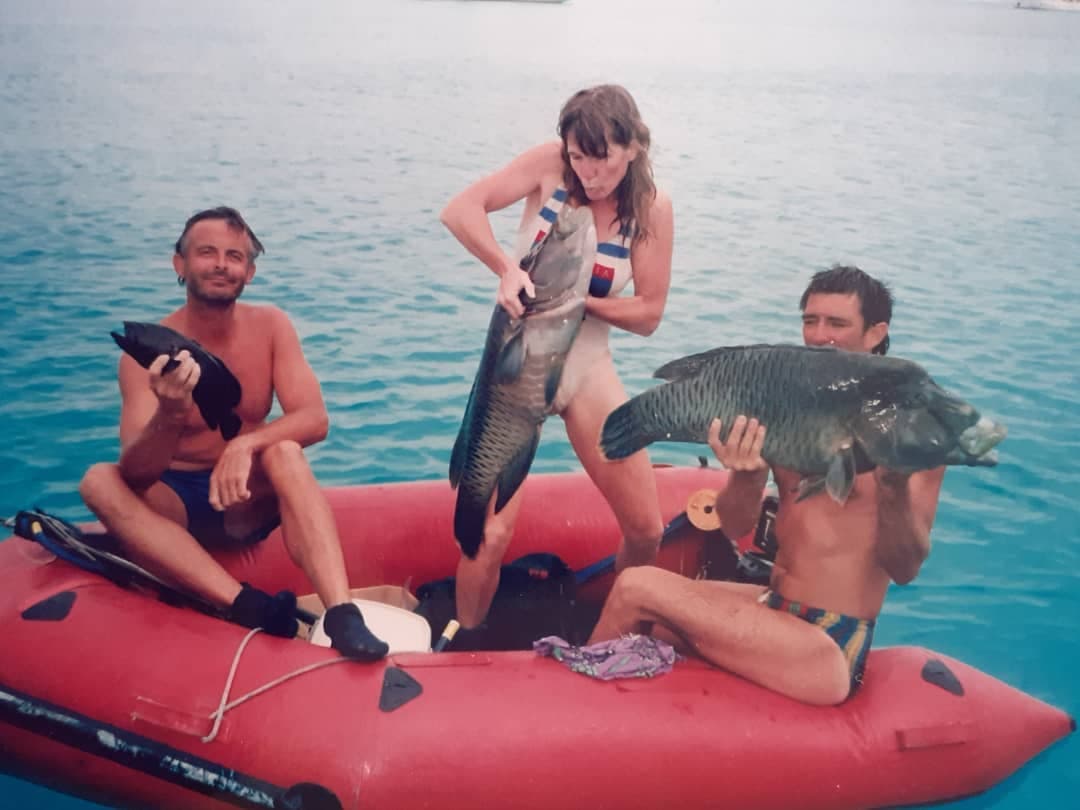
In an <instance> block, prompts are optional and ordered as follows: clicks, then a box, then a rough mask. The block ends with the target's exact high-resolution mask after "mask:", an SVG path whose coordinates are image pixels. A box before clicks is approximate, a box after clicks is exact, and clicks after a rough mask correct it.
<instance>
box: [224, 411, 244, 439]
mask: <svg viewBox="0 0 1080 810" xmlns="http://www.w3.org/2000/svg"><path fill="white" fill-rule="evenodd" d="M242 425H243V423H242V422H241V421H240V417H239V416H237V415H236V414H235V413H233V412H232V411H228V412H227V413H225V414H224V415H223V416H222V417H221V424H220V425H219V426H218V427H220V428H221V438H223V439H224V440H225V441H231V440H232V439H235V438H236V436H237V434H239V433H240V428H241V426H242Z"/></svg>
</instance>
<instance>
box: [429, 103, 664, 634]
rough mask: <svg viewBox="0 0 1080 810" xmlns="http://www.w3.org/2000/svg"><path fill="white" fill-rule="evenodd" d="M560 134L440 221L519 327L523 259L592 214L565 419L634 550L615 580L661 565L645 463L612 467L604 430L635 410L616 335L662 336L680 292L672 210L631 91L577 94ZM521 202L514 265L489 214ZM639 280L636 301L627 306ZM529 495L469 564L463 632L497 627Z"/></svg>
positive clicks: (487, 180)
mask: <svg viewBox="0 0 1080 810" xmlns="http://www.w3.org/2000/svg"><path fill="white" fill-rule="evenodd" d="M558 133H559V137H560V140H559V141H552V142H549V143H545V144H541V145H540V146H536V147H533V148H532V149H529V150H527V151H526V152H524V153H522V154H521V155H519V156H518V157H516V158H515V159H514V160H512V161H510V163H508V164H507V165H506V166H504V167H502V168H501V169H499V170H498V171H496V172H495V173H493V174H491V175H488V176H487V177H484V178H482V179H481V180H478V181H477V182H475V183H473V184H472V185H470V186H469V187H468V188H466V189H465V190H464V191H462V192H461V193H460V194H458V195H457V196H456V197H454V198H453V199H452V200H451V201H450V202H449V203H448V204H447V206H446V208H445V209H444V210H443V212H442V214H441V216H440V219H441V220H442V222H443V224H444V225H446V227H447V228H449V229H450V232H451V233H453V234H454V236H455V237H457V239H458V241H460V242H461V244H462V245H464V246H465V248H466V249H467V250H468V251H469V252H470V253H472V254H473V255H474V256H476V257H477V258H478V259H480V261H482V262H483V263H484V264H486V265H487V266H488V267H489V268H490V269H491V270H492V272H494V273H495V274H496V275H497V276H499V279H500V280H499V291H498V295H497V297H496V300H497V303H498V304H499V305H501V306H502V307H503V308H504V309H505V310H506V311H507V312H508V313H509V314H510V315H511V316H512V317H515V318H517V317H521V315H522V314H523V313H524V306H523V305H522V303H521V301H520V299H519V297H518V296H519V294H520V293H521V291H523V290H524V291H525V293H526V294H527V295H529V296H533V295H534V294H535V291H534V290H533V285H532V281H531V280H530V279H529V276H528V274H527V273H525V272H524V271H523V270H521V268H520V267H519V266H518V262H519V261H520V259H521V257H522V256H524V255H525V253H526V252H527V251H528V250H529V248H530V247H531V246H532V244H533V243H534V242H536V241H538V240H540V239H543V237H544V236H545V235H546V234H547V232H548V229H549V228H550V227H551V224H552V223H553V222H554V221H555V218H556V217H557V215H558V213H559V211H560V210H561V209H562V207H563V206H564V205H569V206H573V207H580V206H586V207H588V208H589V209H590V210H591V211H592V215H593V220H594V222H595V225H596V236H597V256H596V264H595V265H594V267H593V275H592V280H591V282H590V286H589V296H588V299H587V302H586V310H585V311H586V315H585V322H584V323H583V324H582V326H581V330H580V331H579V332H578V335H577V338H576V340H575V342H574V344H573V346H572V348H571V350H570V353H569V355H568V356H567V359H566V364H565V366H564V369H563V374H562V379H561V383H560V385H559V390H558V393H557V395H556V397H555V402H554V411H555V413H558V414H559V415H560V416H561V417H562V418H563V422H564V423H565V424H566V432H567V436H568V437H569V439H570V443H571V445H572V446H573V448H574V452H575V453H576V454H577V456H578V458H579V459H580V460H581V463H582V465H583V466H584V468H585V471H586V472H587V473H588V475H589V477H590V478H591V479H592V480H593V482H594V483H595V484H596V486H597V487H598V488H599V489H600V491H601V493H603V495H604V497H605V498H606V499H607V502H608V504H609V505H610V506H611V508H612V511H613V512H614V513H615V516H616V519H617V520H618V522H619V527H620V529H621V530H622V534H623V542H622V545H621V546H620V548H619V551H618V554H617V556H616V568H617V570H622V569H623V568H625V567H626V566H629V565H642V564H647V563H650V562H652V561H653V560H654V558H655V556H656V550H657V546H658V544H659V541H660V537H661V535H662V534H663V529H664V526H663V518H662V517H661V514H660V504H659V499H658V497H657V493H656V481H655V478H654V476H653V471H652V466H651V464H650V462H649V458H648V455H647V454H646V452H645V451H644V450H642V451H640V452H638V453H636V454H634V455H633V456H631V457H630V458H627V459H625V460H623V461H620V462H614V463H613V462H608V461H605V460H604V458H603V457H602V456H601V454H600V451H599V448H598V438H599V435H600V428H601V426H602V425H603V422H604V419H605V418H606V417H607V415H608V414H609V413H610V412H611V411H612V410H613V409H614V408H616V407H617V406H618V405H620V404H622V403H623V402H625V401H626V398H627V397H626V393H625V391H624V390H623V387H622V383H621V382H620V381H619V378H618V376H617V375H616V373H615V366H614V363H613V361H612V357H611V351H610V349H609V347H608V333H609V331H610V328H611V326H616V327H618V328H620V329H626V330H627V331H630V332H634V333H636V334H639V335H646V336H647V335H651V334H652V333H653V332H654V331H655V330H656V327H657V326H659V324H660V319H661V317H662V316H663V313H664V305H665V303H666V301H667V294H668V287H669V285H670V281H671V254H672V239H673V231H674V224H673V215H672V208H671V200H670V198H669V197H668V196H667V195H666V194H664V193H663V192H660V191H658V190H657V188H656V186H655V184H654V183H653V177H652V164H651V162H650V160H649V145H650V137H649V129H648V127H646V126H645V123H644V122H643V121H642V120H641V114H640V113H639V112H638V108H637V105H636V104H635V103H634V99H633V98H632V97H631V95H630V94H629V93H628V92H627V91H626V90H625V89H624V88H622V87H620V86H618V85H610V84H606V85H600V86H597V87H592V88H589V89H586V90H580V91H578V92H577V93H575V94H574V95H573V96H572V97H571V98H570V100H569V101H567V102H566V104H565V105H564V106H563V108H562V112H561V113H560V115H559V125H558ZM522 199H523V200H525V210H524V213H523V215H522V218H521V225H520V227H519V230H518V238H517V242H516V245H515V249H514V255H513V256H508V255H507V254H506V252H505V251H504V250H503V249H502V248H501V247H500V246H499V243H498V241H497V240H496V239H495V234H494V233H493V231H492V229H491V223H490V221H489V219H488V214H490V213H491V212H492V211H498V210H500V209H503V208H506V207H507V206H510V205H512V204H514V203H516V202H517V201H519V200H522ZM631 278H632V279H633V280H634V294H633V295H630V296H620V295H619V293H620V292H621V291H622V290H623V288H624V287H625V286H626V284H627V282H629V281H630V279H631ZM521 494H522V491H521V490H518V492H517V493H516V494H515V495H514V496H513V497H512V498H511V499H510V501H509V502H508V503H507V504H506V505H505V507H503V509H502V510H501V511H500V512H499V513H498V514H494V513H493V512H492V507H491V506H490V505H489V507H488V510H489V511H488V516H487V520H486V523H485V528H484V539H483V542H482V543H481V545H480V550H479V552H478V553H477V556H476V558H475V559H469V558H468V557H465V556H464V555H463V556H462V558H461V561H460V562H459V563H458V570H457V587H456V590H457V613H458V620H459V621H460V622H461V624H462V625H463V626H464V627H467V628H468V627H475V626H476V625H478V624H480V623H481V622H482V621H483V620H484V617H485V616H486V615H487V611H488V608H489V607H490V605H491V600H492V598H493V597H494V595H495V590H496V588H497V587H498V583H499V567H500V566H501V564H502V560H503V556H504V554H505V552H506V548H507V546H508V545H509V543H510V539H511V537H512V535H513V529H514V523H515V521H516V519H517V515H518V511H519V509H520V506H521ZM493 500H494V499H493Z"/></svg>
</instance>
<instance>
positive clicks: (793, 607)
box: [761, 590, 874, 697]
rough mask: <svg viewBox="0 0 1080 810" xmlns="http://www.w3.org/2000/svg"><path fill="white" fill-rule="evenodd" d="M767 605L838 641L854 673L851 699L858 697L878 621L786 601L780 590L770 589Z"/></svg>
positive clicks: (852, 673)
mask: <svg viewBox="0 0 1080 810" xmlns="http://www.w3.org/2000/svg"><path fill="white" fill-rule="evenodd" d="M761 601H763V602H764V603H765V605H767V606H768V607H771V608H772V609H773V610H782V611H784V612H785V613H790V614H791V615H792V616H798V617H799V618H800V619H802V620H803V621H806V622H809V623H810V624H813V625H817V626H818V627H820V628H821V629H822V630H824V631H825V633H826V634H827V635H828V636H829V638H831V639H832V640H833V641H835V642H836V646H838V647H839V648H840V651H841V652H842V653H843V654H844V658H845V659H847V665H848V671H849V672H850V673H851V689H850V691H849V692H848V696H849V697H850V696H851V695H853V694H855V692H856V691H857V690H858V688H859V687H860V686H861V685H862V681H863V670H864V669H865V668H866V656H867V654H868V653H869V652H870V643H871V641H872V640H873V638H874V620H873V619H857V618H855V617H854V616H845V615H844V614H842V613H834V612H833V611H831V610H823V609H822V608H815V607H810V606H809V605H804V604H802V603H801V602H792V601H790V600H788V599H785V598H784V597H783V596H781V595H780V594H778V593H777V592H776V591H773V590H768V591H765V594H764V595H763V597H762V600H761Z"/></svg>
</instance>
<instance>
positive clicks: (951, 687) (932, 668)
mask: <svg viewBox="0 0 1080 810" xmlns="http://www.w3.org/2000/svg"><path fill="white" fill-rule="evenodd" d="M922 678H923V680H924V681H926V682H927V683H932V684H933V685H934V686H940V687H941V688H942V689H944V690H945V691H946V692H949V693H950V694H953V695H957V696H958V697H963V695H964V685H963V684H962V683H960V679H959V678H957V677H956V676H955V675H954V674H953V672H952V670H951V669H949V668H948V667H947V666H945V662H944V661H940V660H938V659H937V658H931V659H930V660H928V661H927V662H926V664H924V665H923V668H922Z"/></svg>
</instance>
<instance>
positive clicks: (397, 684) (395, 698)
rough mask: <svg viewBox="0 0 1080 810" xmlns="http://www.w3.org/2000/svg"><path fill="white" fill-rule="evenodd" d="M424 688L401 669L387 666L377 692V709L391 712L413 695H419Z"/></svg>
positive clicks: (413, 696)
mask: <svg viewBox="0 0 1080 810" xmlns="http://www.w3.org/2000/svg"><path fill="white" fill-rule="evenodd" d="M423 691H424V688H423V687H422V686H421V685H420V682H419V681H417V680H416V678H414V677H413V676H412V675H410V674H409V673H408V672H406V671H405V670H403V669H398V668H397V667H387V668H386V674H385V675H383V684H382V692H381V693H380V694H379V709H381V710H382V711H384V712H392V711H393V710H394V709H396V708H398V707H399V706H404V705H405V704H406V703H408V702H409V701H410V700H412V699H413V698H415V697H420V693H421V692H423Z"/></svg>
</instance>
